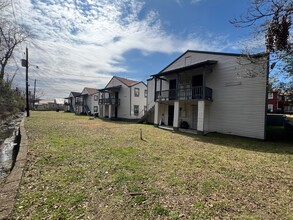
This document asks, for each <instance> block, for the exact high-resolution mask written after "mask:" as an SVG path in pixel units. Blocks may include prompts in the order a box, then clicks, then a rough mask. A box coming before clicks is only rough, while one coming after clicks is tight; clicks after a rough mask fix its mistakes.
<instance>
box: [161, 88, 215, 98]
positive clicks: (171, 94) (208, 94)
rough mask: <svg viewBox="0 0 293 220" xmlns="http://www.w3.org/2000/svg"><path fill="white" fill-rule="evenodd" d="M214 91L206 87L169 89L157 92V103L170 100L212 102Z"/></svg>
mask: <svg viewBox="0 0 293 220" xmlns="http://www.w3.org/2000/svg"><path fill="white" fill-rule="evenodd" d="M212 97H213V90H212V89H211V88H209V87H205V86H195V87H192V88H185V89H169V90H162V91H157V92H156V98H155V99H156V101H169V100H202V99H205V100H209V101H212Z"/></svg>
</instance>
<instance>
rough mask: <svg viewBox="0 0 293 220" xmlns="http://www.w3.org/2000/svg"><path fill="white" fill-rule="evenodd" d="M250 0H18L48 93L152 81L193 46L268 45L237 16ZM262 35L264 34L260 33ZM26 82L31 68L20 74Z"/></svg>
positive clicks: (36, 73) (37, 75) (36, 72)
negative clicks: (114, 81) (119, 80)
mask: <svg viewBox="0 0 293 220" xmlns="http://www.w3.org/2000/svg"><path fill="white" fill-rule="evenodd" d="M248 2H249V0H237V1H235V0H144V1H143V0H99V1H97V0H75V1H72V0H13V8H14V11H15V16H16V17H15V19H16V21H17V22H19V23H20V24H22V25H23V26H25V27H26V28H27V29H28V30H29V31H30V33H31V36H32V39H31V40H30V42H28V43H27V44H26V45H23V46H22V48H20V50H19V54H20V58H22V57H23V56H24V55H23V51H25V46H28V48H29V60H30V63H32V64H35V65H38V66H39V69H35V68H34V67H33V66H32V67H30V71H29V73H30V84H31V85H33V80H34V79H37V87H38V88H41V89H42V90H43V92H44V95H43V98H51V99H52V98H59V97H66V96H68V95H69V93H70V91H77V92H78V91H81V90H82V89H83V87H94V88H103V87H104V86H105V85H106V84H107V82H108V81H109V80H110V79H111V77H112V76H113V75H117V76H121V77H126V78H130V79H134V80H138V81H146V79H147V78H149V76H150V75H152V74H154V73H157V72H159V71H160V70H161V69H163V68H164V67H165V66H166V65H168V64H169V63H170V62H172V61H173V60H174V59H175V58H177V57H178V56H179V55H180V54H182V53H183V52H185V51H186V50H188V49H191V50H206V51H222V52H236V53H241V52H242V50H243V49H244V48H245V47H246V46H247V45H249V47H255V48H260V47H261V41H259V40H252V39H251V35H250V32H251V30H249V29H237V28H235V27H234V26H233V25H231V24H230V23H229V20H231V19H233V18H235V17H238V16H240V15H241V14H244V13H245V12H246V10H247V8H248ZM260 39H261V38H260ZM16 82H17V84H18V85H19V86H23V85H24V69H23V68H21V70H20V73H19V74H18V77H17V79H16Z"/></svg>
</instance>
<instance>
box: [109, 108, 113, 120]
mask: <svg viewBox="0 0 293 220" xmlns="http://www.w3.org/2000/svg"><path fill="white" fill-rule="evenodd" d="M111 116H112V105H109V119H110V118H111Z"/></svg>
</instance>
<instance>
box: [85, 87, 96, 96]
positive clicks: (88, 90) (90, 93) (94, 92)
mask: <svg viewBox="0 0 293 220" xmlns="http://www.w3.org/2000/svg"><path fill="white" fill-rule="evenodd" d="M84 90H86V91H87V93H88V94H89V95H93V94H96V93H97V92H98V89H95V88H89V87H85V88H84V89H83V91H84Z"/></svg>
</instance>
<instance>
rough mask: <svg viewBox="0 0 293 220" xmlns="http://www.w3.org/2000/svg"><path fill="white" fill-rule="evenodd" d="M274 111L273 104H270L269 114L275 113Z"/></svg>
mask: <svg viewBox="0 0 293 220" xmlns="http://www.w3.org/2000/svg"><path fill="white" fill-rule="evenodd" d="M273 111H274V106H273V104H268V112H273Z"/></svg>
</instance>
